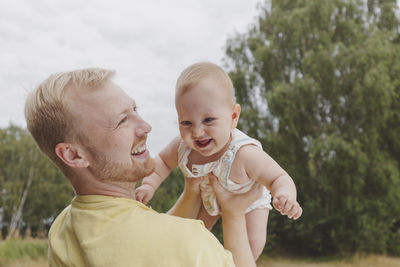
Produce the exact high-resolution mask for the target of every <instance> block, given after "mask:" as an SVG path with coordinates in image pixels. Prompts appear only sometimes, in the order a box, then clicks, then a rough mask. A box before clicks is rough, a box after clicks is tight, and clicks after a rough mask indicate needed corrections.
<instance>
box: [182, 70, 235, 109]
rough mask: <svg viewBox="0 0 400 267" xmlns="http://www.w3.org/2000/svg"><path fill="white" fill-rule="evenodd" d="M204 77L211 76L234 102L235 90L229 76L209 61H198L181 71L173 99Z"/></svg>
mask: <svg viewBox="0 0 400 267" xmlns="http://www.w3.org/2000/svg"><path fill="white" fill-rule="evenodd" d="M206 78H212V79H213V80H214V81H216V82H217V83H219V84H220V85H221V86H222V87H223V88H225V89H226V90H227V93H228V94H229V97H230V98H231V99H230V101H232V104H234V103H235V91H234V88H233V84H232V80H231V78H230V77H229V75H228V74H227V73H226V72H225V71H224V70H223V69H222V68H221V67H220V66H218V65H216V64H214V63H211V62H198V63H195V64H193V65H190V66H189V67H187V68H186V69H184V70H183V71H182V73H181V75H180V76H179V77H178V80H177V82H176V87H175V99H176V97H178V96H181V95H183V94H185V93H186V92H187V91H188V90H190V89H192V88H193V87H194V86H196V85H197V84H198V83H199V82H200V81H201V80H203V79H206Z"/></svg>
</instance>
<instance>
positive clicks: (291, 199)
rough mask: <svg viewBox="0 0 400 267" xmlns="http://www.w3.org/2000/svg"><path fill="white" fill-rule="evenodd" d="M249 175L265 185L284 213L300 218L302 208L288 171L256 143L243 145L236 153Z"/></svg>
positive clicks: (239, 162)
mask: <svg viewBox="0 0 400 267" xmlns="http://www.w3.org/2000/svg"><path fill="white" fill-rule="evenodd" d="M236 160H237V161H238V162H237V163H238V164H242V165H243V168H244V169H245V170H246V173H247V175H248V176H249V177H250V178H252V179H254V180H255V181H256V182H258V183H260V184H263V185H265V186H266V187H267V188H268V189H269V190H270V191H271V193H272V196H273V197H274V200H273V205H274V207H275V209H276V210H278V211H279V212H280V213H281V214H282V215H287V216H288V217H289V218H293V219H298V218H299V217H300V216H301V214H302V211H303V210H302V208H301V207H300V205H299V203H298V202H297V201H296V197H297V193H296V186H295V184H294V182H293V180H292V178H291V177H290V176H289V175H288V174H287V172H286V171H285V170H284V169H282V167H281V166H279V164H278V163H276V161H275V160H274V159H273V158H271V157H270V156H269V155H268V154H267V153H265V152H264V151H263V150H262V149H260V148H259V147H257V146H254V145H248V146H244V147H242V148H241V149H240V150H239V151H238V152H237V155H236Z"/></svg>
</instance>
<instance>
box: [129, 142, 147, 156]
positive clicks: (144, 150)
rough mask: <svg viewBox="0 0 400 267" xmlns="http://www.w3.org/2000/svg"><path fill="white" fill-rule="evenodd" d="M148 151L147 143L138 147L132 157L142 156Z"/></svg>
mask: <svg viewBox="0 0 400 267" xmlns="http://www.w3.org/2000/svg"><path fill="white" fill-rule="evenodd" d="M146 149H147V147H146V143H142V144H140V145H137V146H136V147H135V148H134V149H133V151H131V155H132V156H138V155H141V154H143V153H144V152H146Z"/></svg>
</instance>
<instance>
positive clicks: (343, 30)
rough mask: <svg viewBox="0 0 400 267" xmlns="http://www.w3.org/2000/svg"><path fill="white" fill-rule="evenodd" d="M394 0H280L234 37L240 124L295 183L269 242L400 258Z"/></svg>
mask: <svg viewBox="0 0 400 267" xmlns="http://www.w3.org/2000/svg"><path fill="white" fill-rule="evenodd" d="M396 12H398V7H397V3H396V1H395V0H393V1H390V0H388V1H379V0H370V1H356V0H353V1H352V0H350V1H345V0H320V1H313V0H279V1H274V0H272V1H267V2H266V3H265V4H264V5H262V6H261V7H260V14H259V16H258V19H257V22H256V23H255V24H254V25H253V26H252V27H251V28H250V29H249V30H248V31H247V32H246V33H243V34H237V35H236V36H234V37H233V38H231V39H229V40H228V42H227V46H226V65H227V68H228V69H230V70H231V72H230V75H231V77H232V80H233V82H234V85H235V88H236V94H237V100H238V102H239V103H240V104H241V105H242V114H241V119H240V127H241V128H242V129H243V130H244V131H246V132H247V133H248V134H250V135H251V136H254V137H256V138H258V139H259V140H260V141H262V143H263V145H264V149H265V150H266V151H267V153H269V154H270V155H271V156H272V157H274V158H275V159H276V160H277V161H278V162H279V163H280V164H281V166H283V167H284V168H285V169H286V170H287V171H288V172H289V174H291V176H292V177H293V178H294V180H295V183H296V185H297V188H298V199H299V201H300V203H301V204H302V206H303V208H304V213H303V216H302V218H301V219H300V220H299V221H295V222H292V221H289V220H288V219H286V218H284V217H282V216H280V215H278V214H277V213H276V212H272V213H271V217H270V222H269V241H268V244H267V247H269V248H274V249H284V250H287V251H292V252H294V251H297V252H305V253H314V254H328V253H336V252H343V253H347V252H356V251H364V252H375V253H386V252H389V253H393V254H400V227H399V223H400V206H399V205H398V203H400V172H399V166H400V154H399V153H400V139H399V133H400V76H399V73H400V46H399V43H400V37H399V36H400V35H399V29H400V23H399V18H398V17H397V16H396V14H397V13H396Z"/></svg>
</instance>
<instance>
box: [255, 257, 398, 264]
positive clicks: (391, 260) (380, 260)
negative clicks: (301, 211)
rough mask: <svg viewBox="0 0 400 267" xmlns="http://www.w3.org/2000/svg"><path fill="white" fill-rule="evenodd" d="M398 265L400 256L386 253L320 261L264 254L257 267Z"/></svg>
mask: <svg viewBox="0 0 400 267" xmlns="http://www.w3.org/2000/svg"><path fill="white" fill-rule="evenodd" d="M267 266H268V267H398V266H400V258H396V257H389V256H384V255H368V256H358V255H355V256H354V257H352V258H349V259H340V260H331V261H320V260H315V259H287V258H282V257H267V256H265V255H262V256H261V257H260V259H259V260H258V261H257V267H267Z"/></svg>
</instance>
